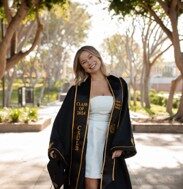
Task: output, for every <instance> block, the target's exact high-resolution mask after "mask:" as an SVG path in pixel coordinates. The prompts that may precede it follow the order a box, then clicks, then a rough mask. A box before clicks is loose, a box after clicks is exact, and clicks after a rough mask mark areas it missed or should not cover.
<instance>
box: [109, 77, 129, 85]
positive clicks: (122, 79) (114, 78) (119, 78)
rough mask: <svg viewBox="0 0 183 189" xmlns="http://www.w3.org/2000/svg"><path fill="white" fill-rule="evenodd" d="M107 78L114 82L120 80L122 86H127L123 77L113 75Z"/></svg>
mask: <svg viewBox="0 0 183 189" xmlns="http://www.w3.org/2000/svg"><path fill="white" fill-rule="evenodd" d="M108 78H109V79H112V80H115V81H119V80H121V81H122V83H123V84H125V85H127V82H126V80H125V79H124V78H123V77H118V76H115V75H109V76H108Z"/></svg>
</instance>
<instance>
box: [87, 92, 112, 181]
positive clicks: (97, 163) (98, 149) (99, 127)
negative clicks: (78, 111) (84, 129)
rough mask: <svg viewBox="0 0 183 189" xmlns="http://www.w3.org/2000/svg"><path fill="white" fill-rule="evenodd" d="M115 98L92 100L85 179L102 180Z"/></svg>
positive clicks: (107, 97) (94, 98)
mask: <svg viewBox="0 0 183 189" xmlns="http://www.w3.org/2000/svg"><path fill="white" fill-rule="evenodd" d="M112 106H113V96H95V97H93V98H91V99H90V112H89V118H88V134H87V148H86V167H85V177H87V178H95V179H97V178H101V170H102V159H103V151H104V144H105V139H106V132H107V128H108V124H109V117H110V113H111V110H112Z"/></svg>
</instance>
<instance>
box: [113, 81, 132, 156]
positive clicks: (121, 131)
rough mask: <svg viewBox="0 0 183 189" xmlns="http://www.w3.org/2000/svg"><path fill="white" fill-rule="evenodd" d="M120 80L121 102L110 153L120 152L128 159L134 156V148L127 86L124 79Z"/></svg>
mask: <svg viewBox="0 0 183 189" xmlns="http://www.w3.org/2000/svg"><path fill="white" fill-rule="evenodd" d="M120 80H121V84H122V85H121V86H122V91H123V102H122V109H121V113H120V118H119V126H118V129H117V131H116V133H115V135H114V138H113V142H112V147H111V151H112V152H114V151H115V150H122V151H123V153H122V156H123V157H124V158H129V157H131V156H134V155H135V154H136V148H135V143H134V137H133V133H132V126H131V121H130V113H129V107H128V86H127V83H126V81H125V80H124V79H122V78H120Z"/></svg>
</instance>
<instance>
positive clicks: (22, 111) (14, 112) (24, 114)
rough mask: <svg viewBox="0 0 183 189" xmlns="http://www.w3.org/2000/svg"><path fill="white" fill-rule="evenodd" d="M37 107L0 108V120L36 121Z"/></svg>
mask: <svg viewBox="0 0 183 189" xmlns="http://www.w3.org/2000/svg"><path fill="white" fill-rule="evenodd" d="M37 120H38V109H37V108H31V107H26V108H12V109H7V108H6V109H2V110H0V122H13V123H15V122H20V121H21V122H25V123H28V122H29V121H37Z"/></svg>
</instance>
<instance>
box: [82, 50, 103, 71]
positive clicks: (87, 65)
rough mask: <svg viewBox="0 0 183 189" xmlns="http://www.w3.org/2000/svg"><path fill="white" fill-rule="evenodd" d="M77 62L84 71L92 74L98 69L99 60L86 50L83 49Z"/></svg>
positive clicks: (99, 66) (99, 65)
mask: <svg viewBox="0 0 183 189" xmlns="http://www.w3.org/2000/svg"><path fill="white" fill-rule="evenodd" d="M79 63H80V65H81V66H82V68H83V69H84V70H85V72H87V73H89V74H92V73H96V72H98V71H100V68H101V61H100V59H99V58H98V57H96V56H95V55H93V54H92V53H90V52H88V51H83V52H82V53H81V55H80V57H79Z"/></svg>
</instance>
